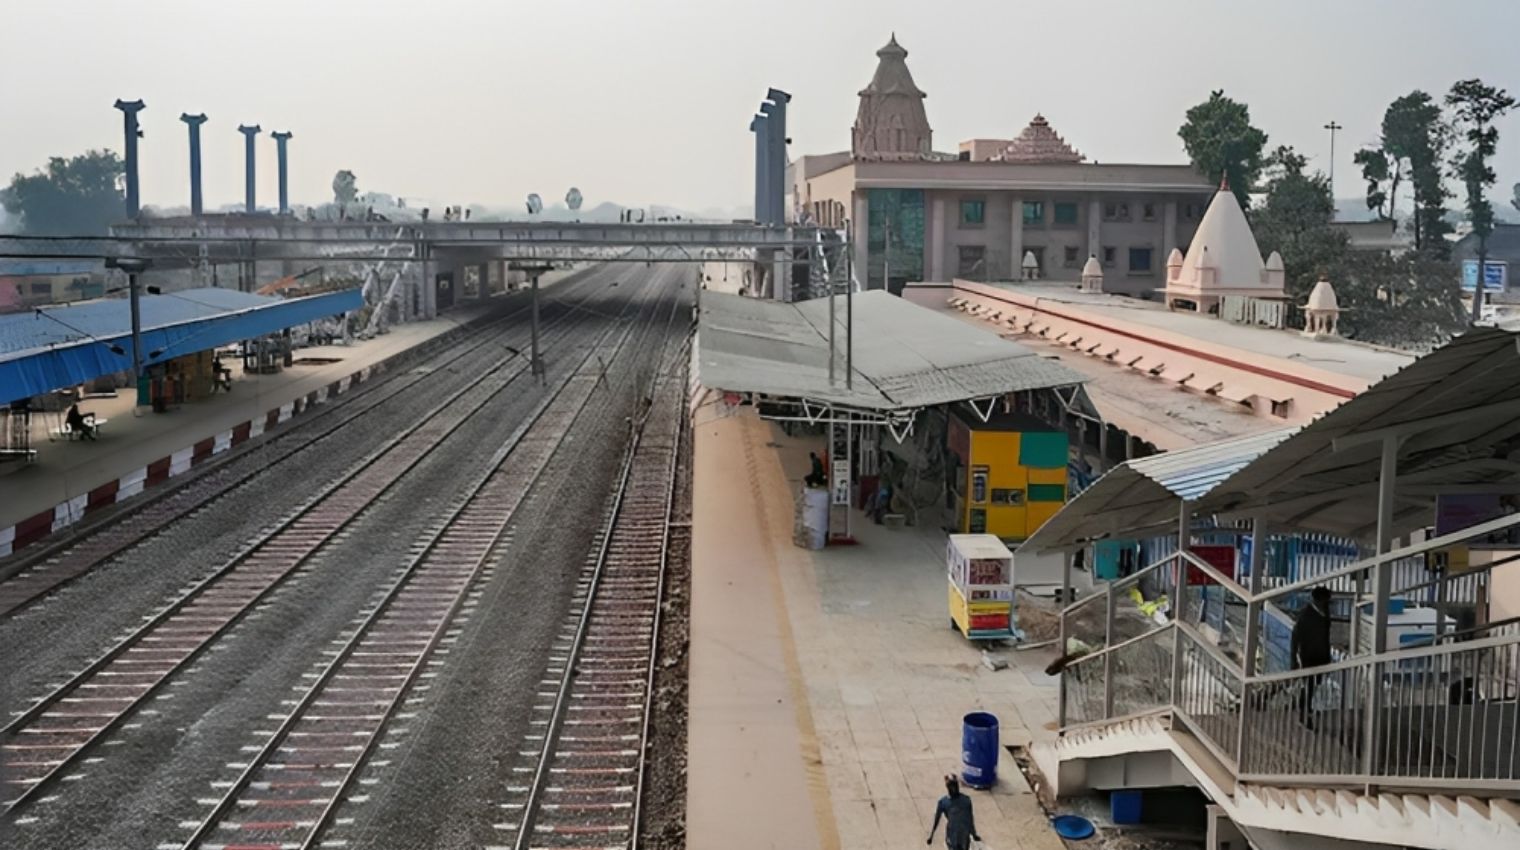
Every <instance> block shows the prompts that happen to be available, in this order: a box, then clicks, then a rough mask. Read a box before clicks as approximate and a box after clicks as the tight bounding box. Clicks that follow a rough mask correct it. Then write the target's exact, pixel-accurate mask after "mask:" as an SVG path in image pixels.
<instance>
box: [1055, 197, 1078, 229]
mask: <svg viewBox="0 0 1520 850" xmlns="http://www.w3.org/2000/svg"><path fill="white" fill-rule="evenodd" d="M1055 213H1056V224H1076V223H1077V205H1076V204H1071V203H1064V202H1061V201H1057V202H1056V210H1055Z"/></svg>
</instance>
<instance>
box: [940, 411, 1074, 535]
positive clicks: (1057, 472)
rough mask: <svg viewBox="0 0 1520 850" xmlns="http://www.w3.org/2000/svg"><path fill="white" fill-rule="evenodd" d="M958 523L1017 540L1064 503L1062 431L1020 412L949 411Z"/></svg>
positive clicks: (964, 530) (970, 529)
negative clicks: (984, 416)
mask: <svg viewBox="0 0 1520 850" xmlns="http://www.w3.org/2000/svg"><path fill="white" fill-rule="evenodd" d="M949 440H950V450H951V452H952V453H954V455H955V456H956V458H957V459H958V460H959V465H958V466H957V467H956V471H955V478H954V480H953V481H952V482H951V483H952V487H953V489H954V491H955V493H956V496H957V498H956V505H955V507H956V527H957V530H958V531H959V532H960V533H962V534H991V535H993V536H995V537H998V538H1000V539H1002V540H1005V541H1008V542H1012V543H1020V542H1023V541H1024V540H1026V539H1028V537H1029V536H1030V535H1032V534H1034V533H1035V531H1036V530H1037V529H1038V528H1039V527H1040V526H1041V525H1044V524H1045V521H1046V520H1048V519H1050V518H1051V517H1052V516H1054V515H1055V512H1056V511H1058V510H1060V509H1061V505H1063V504H1065V502H1066V476H1067V454H1068V446H1067V439H1066V434H1065V433H1064V432H1062V431H1052V430H1051V429H1050V426H1049V425H1046V424H1045V423H1043V422H1041V421H1040V420H1038V419H1036V418H1034V417H1033V416H1030V415H1028V414H1024V413H1018V412H1007V411H999V412H996V413H993V414H992V416H990V417H989V418H988V419H987V421H985V422H983V421H981V418H980V417H978V416H976V415H975V414H974V413H972V412H970V411H968V410H966V409H965V408H964V407H957V408H954V409H952V410H951V413H950V423H949Z"/></svg>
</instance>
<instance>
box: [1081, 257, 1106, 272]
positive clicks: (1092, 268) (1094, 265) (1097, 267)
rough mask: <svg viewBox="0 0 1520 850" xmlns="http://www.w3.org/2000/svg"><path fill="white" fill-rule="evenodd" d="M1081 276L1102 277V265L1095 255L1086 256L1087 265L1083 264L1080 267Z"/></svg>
mask: <svg viewBox="0 0 1520 850" xmlns="http://www.w3.org/2000/svg"><path fill="white" fill-rule="evenodd" d="M1082 276H1083V277H1102V276H1103V266H1102V264H1100V263H1099V262H1098V258H1097V257H1088V258H1087V265H1085V266H1083V267H1082Z"/></svg>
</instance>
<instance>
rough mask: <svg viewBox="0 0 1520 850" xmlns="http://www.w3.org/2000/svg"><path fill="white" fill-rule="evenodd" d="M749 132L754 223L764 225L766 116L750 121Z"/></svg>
mask: <svg viewBox="0 0 1520 850" xmlns="http://www.w3.org/2000/svg"><path fill="white" fill-rule="evenodd" d="M749 131H750V132H751V133H754V134H755V222H756V223H757V224H765V223H766V222H767V219H768V217H769V215H768V212H767V210H766V185H767V184H766V178H765V176H766V173H767V172H769V171H770V132H769V130H768V129H767V128H766V116H764V115H756V116H754V117H753V118H751V119H750V122H749Z"/></svg>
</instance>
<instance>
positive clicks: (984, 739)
mask: <svg viewBox="0 0 1520 850" xmlns="http://www.w3.org/2000/svg"><path fill="white" fill-rule="evenodd" d="M997 763H998V719H997V718H996V717H995V716H993V715H991V714H988V713H987V712H985V711H973V712H971V713H970V714H968V715H966V716H965V718H963V719H962V727H961V783H962V784H963V785H966V786H968V787H971V788H991V787H992V786H993V785H996V784H997Z"/></svg>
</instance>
